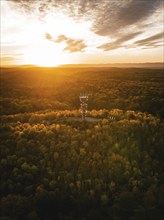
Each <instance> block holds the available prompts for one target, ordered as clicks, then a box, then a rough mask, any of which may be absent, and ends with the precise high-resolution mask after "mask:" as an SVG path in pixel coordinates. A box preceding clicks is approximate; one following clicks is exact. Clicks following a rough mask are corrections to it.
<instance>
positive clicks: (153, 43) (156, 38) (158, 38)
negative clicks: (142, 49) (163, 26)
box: [134, 32, 164, 47]
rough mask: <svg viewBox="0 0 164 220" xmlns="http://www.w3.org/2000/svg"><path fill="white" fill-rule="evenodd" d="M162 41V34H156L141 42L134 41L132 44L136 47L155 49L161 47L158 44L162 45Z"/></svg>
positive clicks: (163, 34)
mask: <svg viewBox="0 0 164 220" xmlns="http://www.w3.org/2000/svg"><path fill="white" fill-rule="evenodd" d="M163 40H164V33H163V32H161V33H158V34H155V35H153V36H151V37H147V38H145V39H142V40H138V41H136V42H135V43H134V44H135V45H137V46H146V47H157V46H161V45H160V43H162V42H163Z"/></svg>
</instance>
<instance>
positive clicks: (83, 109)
mask: <svg viewBox="0 0 164 220" xmlns="http://www.w3.org/2000/svg"><path fill="white" fill-rule="evenodd" d="M79 98H80V102H81V116H82V119H83V120H85V117H86V114H87V102H88V95H87V94H86V93H82V94H80V96H79Z"/></svg>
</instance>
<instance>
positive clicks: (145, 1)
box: [93, 0, 162, 36]
mask: <svg viewBox="0 0 164 220" xmlns="http://www.w3.org/2000/svg"><path fill="white" fill-rule="evenodd" d="M112 3H113V2H112ZM112 3H109V4H104V5H102V12H100V13H99V14H100V16H99V18H98V19H97V21H96V22H95V24H94V27H93V30H94V31H95V32H96V33H97V34H100V35H106V36H107V35H113V33H114V34H117V33H118V32H121V31H124V30H125V29H127V28H128V27H131V26H132V25H133V26H134V25H136V26H137V25H138V22H140V24H141V23H142V22H144V21H145V20H146V19H148V18H149V17H150V16H152V14H153V13H155V11H156V10H157V8H159V7H160V6H161V3H162V0H130V1H115V2H114V3H113V4H112Z"/></svg>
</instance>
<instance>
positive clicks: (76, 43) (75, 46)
mask: <svg viewBox="0 0 164 220" xmlns="http://www.w3.org/2000/svg"><path fill="white" fill-rule="evenodd" d="M45 38H46V39H47V40H49V41H52V42H54V43H62V42H65V43H66V47H65V48H64V51H69V52H70V53H74V52H83V50H84V49H85V48H86V47H87V45H86V44H85V43H84V41H83V40H75V39H72V38H68V37H66V36H65V35H59V36H58V37H57V39H54V38H53V37H52V36H51V35H50V34H49V33H46V34H45Z"/></svg>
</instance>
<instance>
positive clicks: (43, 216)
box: [0, 67, 164, 220]
mask: <svg viewBox="0 0 164 220" xmlns="http://www.w3.org/2000/svg"><path fill="white" fill-rule="evenodd" d="M0 86H1V94H0V95H1V97H0V100H1V102H0V113H1V126H0V139H1V148H0V151H1V152H0V157H1V158H0V173H1V181H0V186H1V200H0V219H2V220H163V219H164V214H163V208H164V163H163V158H164V147H163V146H164V135H163V134H164V73H163V70H162V69H144V68H38V67H22V68H1V73H0ZM82 92H86V93H87V94H88V95H89V100H88V113H87V117H92V118H93V119H95V120H93V121H91V122H89V121H87V120H79V118H80V117H81V115H80V110H79V108H80V101H79V94H80V93H82Z"/></svg>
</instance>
